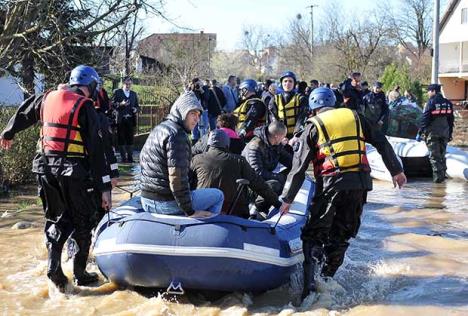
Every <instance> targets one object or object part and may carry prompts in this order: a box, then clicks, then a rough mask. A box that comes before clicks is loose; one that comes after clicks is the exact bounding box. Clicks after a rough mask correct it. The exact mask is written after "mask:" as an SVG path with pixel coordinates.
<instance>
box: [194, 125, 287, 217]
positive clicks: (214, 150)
mask: <svg viewBox="0 0 468 316" xmlns="http://www.w3.org/2000/svg"><path fill="white" fill-rule="evenodd" d="M209 146H210V147H209V149H208V152H205V153H202V154H200V155H197V156H195V157H193V160H192V170H193V171H194V174H195V176H196V179H197V188H198V189H200V188H218V189H220V190H221V191H223V193H224V204H223V209H222V213H223V214H227V213H228V212H229V208H230V206H231V204H232V203H233V202H234V199H235V196H236V192H237V189H238V188H237V185H236V180H237V179H247V180H249V182H250V184H249V188H250V189H252V190H253V191H254V192H255V193H257V194H259V195H261V196H262V197H264V198H265V199H266V200H267V201H268V202H269V203H270V204H273V205H275V207H279V206H281V202H279V201H278V195H277V194H276V193H275V192H273V191H272V190H271V189H270V187H269V186H268V185H267V184H266V182H265V181H264V180H263V179H262V177H260V176H259V175H258V174H257V173H255V171H254V170H253V169H252V167H250V165H249V164H248V162H247V161H246V160H245V158H244V157H242V156H240V155H236V154H232V153H229V152H227V148H228V147H229V137H228V136H227V135H226V134H225V133H224V132H222V131H221V130H215V131H213V132H212V133H211V135H210V140H209ZM232 215H236V216H240V217H244V218H247V217H249V209H248V198H247V192H246V190H243V191H242V194H241V196H240V197H239V199H238V200H237V203H236V205H234V206H233V210H232Z"/></svg>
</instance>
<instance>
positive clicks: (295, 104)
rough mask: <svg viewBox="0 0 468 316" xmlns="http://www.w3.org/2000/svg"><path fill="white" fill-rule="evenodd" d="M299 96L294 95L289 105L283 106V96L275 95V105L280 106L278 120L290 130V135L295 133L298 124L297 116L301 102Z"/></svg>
mask: <svg viewBox="0 0 468 316" xmlns="http://www.w3.org/2000/svg"><path fill="white" fill-rule="evenodd" d="M299 97H300V96H299V94H296V95H294V96H293V97H292V98H291V100H289V102H288V103H286V104H283V98H282V95H281V94H277V95H275V103H276V105H277V106H278V118H279V120H280V121H282V122H283V123H284V125H286V127H287V129H288V135H291V134H293V133H294V129H295V128H296V122H297V114H298V113H299V108H300V102H299V101H300V100H299Z"/></svg>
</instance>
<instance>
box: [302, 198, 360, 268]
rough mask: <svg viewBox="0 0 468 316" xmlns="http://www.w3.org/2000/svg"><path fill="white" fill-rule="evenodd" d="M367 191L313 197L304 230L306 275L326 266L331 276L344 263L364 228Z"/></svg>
mask: <svg viewBox="0 0 468 316" xmlns="http://www.w3.org/2000/svg"><path fill="white" fill-rule="evenodd" d="M365 198H366V191H365V190H345V191H337V190H334V189H328V190H326V191H325V192H323V193H321V194H320V195H318V196H317V197H316V198H314V201H313V203H312V205H311V211H310V215H309V216H310V217H309V219H308V221H307V223H306V225H305V226H304V227H303V229H302V235H301V238H302V241H303V250H304V256H305V259H304V273H305V272H306V270H307V269H306V268H308V271H309V272H311V270H317V268H318V267H320V266H322V265H323V268H322V270H321V273H322V275H323V276H328V277H332V276H334V275H335V273H336V271H337V270H338V268H339V267H340V266H341V264H342V263H343V260H344V256H345V252H346V250H347V249H348V246H349V242H348V240H349V239H350V238H352V237H355V236H356V234H357V232H358V230H359V226H360V225H361V214H362V208H363V204H364V202H365Z"/></svg>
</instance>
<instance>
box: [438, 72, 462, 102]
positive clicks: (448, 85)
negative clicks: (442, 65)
mask: <svg viewBox="0 0 468 316" xmlns="http://www.w3.org/2000/svg"><path fill="white" fill-rule="evenodd" d="M467 79H468V78H467ZM439 80H440V83H441V84H442V92H443V93H444V96H445V97H446V98H447V99H449V100H453V101H460V100H465V97H466V96H465V93H466V92H465V81H466V80H465V79H463V78H451V77H447V78H439Z"/></svg>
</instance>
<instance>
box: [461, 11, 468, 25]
mask: <svg viewBox="0 0 468 316" xmlns="http://www.w3.org/2000/svg"><path fill="white" fill-rule="evenodd" d="M461 24H468V8H463V9H461Z"/></svg>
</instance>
